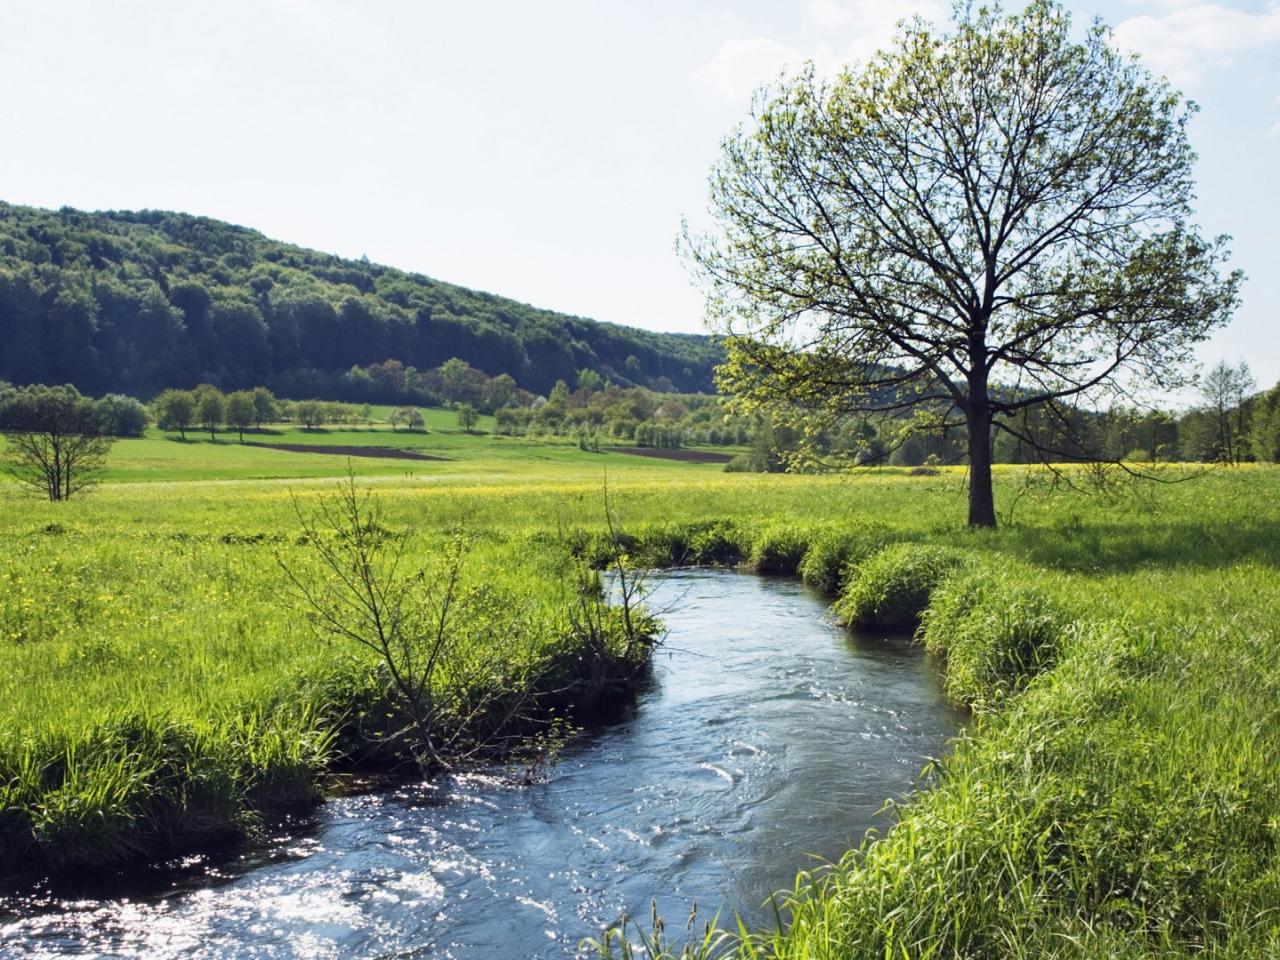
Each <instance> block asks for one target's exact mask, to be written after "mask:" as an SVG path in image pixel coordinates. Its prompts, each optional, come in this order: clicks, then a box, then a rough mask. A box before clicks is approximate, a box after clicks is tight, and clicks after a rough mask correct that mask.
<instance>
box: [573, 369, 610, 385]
mask: <svg viewBox="0 0 1280 960" xmlns="http://www.w3.org/2000/svg"><path fill="white" fill-rule="evenodd" d="M578 389H579V390H603V389H604V378H603V377H601V376H600V374H598V373H596V372H595V371H594V370H592V369H591V368H590V367H583V368H582V369H581V370H579V371H578Z"/></svg>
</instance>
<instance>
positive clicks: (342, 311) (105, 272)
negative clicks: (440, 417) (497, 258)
mask: <svg viewBox="0 0 1280 960" xmlns="http://www.w3.org/2000/svg"><path fill="white" fill-rule="evenodd" d="M0 344H3V349H0V379H5V380H10V381H13V382H15V383H24V384H25V383H73V384H75V385H76V386H77V387H78V388H79V389H81V390H84V391H86V392H90V393H100V392H105V391H108V390H113V391H120V392H125V393H130V394H133V395H143V396H146V395H150V394H154V393H157V392H158V391H160V390H163V389H165V388H168V387H183V388H190V387H194V386H195V385H196V384H198V383H202V382H207V383H211V384H214V385H215V386H217V387H219V388H220V389H222V390H236V389H247V388H250V387H253V386H255V385H259V384H262V385H266V386H269V387H271V388H272V389H273V390H274V391H275V392H276V393H278V394H280V395H282V396H308V395H310V396H321V395H322V396H330V397H334V396H338V395H340V393H341V386H342V384H341V382H340V380H341V376H342V375H343V374H344V373H345V372H346V371H348V370H349V369H350V368H351V367H352V366H353V365H361V366H365V365H368V364H380V363H383V362H384V361H387V360H388V359H391V360H394V361H398V362H399V363H401V364H403V365H405V366H413V367H416V368H418V369H420V370H426V369H429V368H432V367H435V366H438V365H440V364H443V363H445V362H446V361H447V360H449V359H450V358H453V357H457V358H460V361H466V362H467V363H470V364H472V365H475V366H478V367H482V368H483V369H484V370H486V371H487V372H488V373H489V374H490V375H492V376H497V375H499V374H507V375H509V376H511V377H513V378H514V379H515V381H516V382H517V383H519V384H520V385H521V386H522V387H526V388H527V389H530V390H533V391H535V392H540V393H545V392H546V391H547V390H549V389H551V386H552V384H554V383H555V382H556V380H557V379H562V378H563V379H568V380H570V381H572V380H573V379H574V378H576V377H577V376H578V371H580V370H582V369H584V368H586V369H590V370H592V371H595V372H596V373H597V374H598V375H600V376H602V377H607V378H610V379H612V380H613V381H614V382H617V383H621V384H623V385H628V384H638V385H642V386H653V387H655V388H657V389H671V387H670V386H664V385H663V384H674V385H677V386H678V387H679V388H680V389H684V390H702V389H710V388H711V386H712V380H711V372H712V368H713V367H714V365H715V364H716V363H717V362H718V361H719V360H720V359H721V357H722V353H721V351H720V350H719V348H718V347H717V346H716V344H715V343H714V342H713V341H712V340H711V339H710V338H708V337H705V336H694V335H686V334H664V333H653V332H649V331H644V330H637V329H633V328H629V327H621V326H615V325H613V324H608V323H598V322H596V321H593V320H588V319H584V318H581V317H574V316H568V315H565V314H561V313H555V312H552V311H550V310H542V309H538V308H536V307H532V306H529V305H527V304H523V303H518V302H517V301H514V300H510V299H506V298H503V297H498V296H494V295H492V294H488V293H481V292H478V291H474V290H467V289H465V288H462V287H458V286H454V285H451V284H447V283H442V282H440V281H437V280H433V279H430V278H428V277H425V276H422V275H420V274H414V273H406V272H403V271H400V270H394V269H392V268H389V267H384V266H380V265H378V264H372V263H369V262H367V261H364V260H344V259H342V258H340V257H335V256H331V255H329V254H324V253H319V252H317V251H314V250H307V249H304V248H302V247H297V246H292V245H290V244H285V243H279V242H276V241H274V240H270V239H268V238H267V237H264V236H263V235H262V234H260V233H257V232H256V231H253V230H248V229H245V228H244V227H238V226H234V225H232V224H228V223H222V222H219V221H217V220H210V219H207V218H204V217H195V216H189V215H187V214H182V213H170V212H164V211H145V210H144V211H140V212H121V211H109V212H100V213H86V212H82V211H78V210H73V209H70V208H63V209H61V210H59V211H56V212H54V211H50V210H40V209H36V208H32V207H20V206H12V205H9V204H4V203H0ZM632 359H635V360H636V362H635V363H634V364H633V363H631V361H632ZM377 399H380V400H382V401H384V402H395V399H396V398H394V397H391V396H386V397H379V398H377Z"/></svg>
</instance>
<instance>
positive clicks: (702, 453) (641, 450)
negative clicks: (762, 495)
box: [609, 447, 733, 463]
mask: <svg viewBox="0 0 1280 960" xmlns="http://www.w3.org/2000/svg"><path fill="white" fill-rule="evenodd" d="M609 452H610V453H629V454H631V455H632V456H633V457H657V458H658V459H659V460H682V461H684V462H685V463H728V462H729V461H730V460H732V459H733V457H731V456H730V455H729V454H727V453H711V452H710V451H708V450H660V449H658V448H657V447H610V448H609Z"/></svg>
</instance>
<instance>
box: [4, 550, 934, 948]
mask: <svg viewBox="0 0 1280 960" xmlns="http://www.w3.org/2000/svg"><path fill="white" fill-rule="evenodd" d="M654 584H655V587H656V590H655V594H654V598H653V603H654V605H655V606H656V607H657V608H660V609H664V610H665V613H664V614H663V616H664V619H665V620H666V622H667V625H668V629H669V639H668V646H667V647H666V648H665V649H664V650H663V652H662V654H661V655H660V656H659V657H657V659H656V661H655V673H656V674H657V682H656V683H655V685H654V688H653V689H652V690H651V691H650V692H648V693H647V694H646V695H645V697H644V699H643V701H642V703H641V704H640V706H639V709H637V710H636V711H635V712H634V714H633V715H632V716H630V717H629V718H628V719H627V720H626V721H625V722H623V723H620V724H618V725H616V726H613V727H611V728H609V729H607V730H604V731H600V732H596V733H593V734H592V735H590V736H587V737H583V738H582V739H581V740H580V741H579V742H578V743H577V744H575V745H574V746H573V747H571V748H570V749H569V750H568V751H567V752H566V755H565V757H564V758H563V760H562V762H561V764H560V765H559V766H558V768H557V769H556V770H555V771H554V772H553V775H552V778H551V780H550V781H549V782H548V783H545V784H539V785H536V786H533V787H527V788H515V787H512V786H510V785H509V784H507V783H506V782H505V781H503V780H501V779H500V778H497V777H492V776H485V775H468V776H462V777H453V778H448V779H446V780H440V781H437V782H435V783H430V784H421V785H415V786H412V787H407V788H403V789H399V790H396V791H393V792H389V793H384V794H380V795H369V796H361V797H346V798H342V799H339V800H335V801H333V802H331V803H329V804H328V805H326V807H325V808H324V810H323V811H322V815H321V817H320V818H319V821H318V824H317V826H316V827H315V828H314V829H313V830H312V831H311V832H310V833H309V834H307V835H303V836H293V837H284V838H281V839H280V840H279V841H278V842H277V843H275V844H273V845H271V846H270V847H268V848H266V849H263V850H259V851H255V852H252V853H250V854H246V855H244V856H242V857H240V858H239V859H238V860H236V861H234V862H232V863H230V864H227V863H222V864H211V863H208V862H203V861H202V862H200V863H198V864H196V865H194V866H191V867H189V868H188V869H187V871H186V872H185V873H183V874H181V875H180V876H178V877H177V878H176V879H174V880H173V881H172V882H171V883H170V884H169V885H168V887H167V888H165V889H159V890H157V889H155V888H154V887H153V888H152V889H150V890H146V891H144V890H134V891H131V893H130V894H129V895H128V896H125V895H123V894H121V895H117V896H114V897H110V898H104V899H79V900H76V899H65V900H64V899H59V898H58V897H57V896H54V895H51V894H40V893H36V894H33V895H32V896H30V897H29V898H27V899H26V900H25V901H23V900H18V899H11V900H9V901H6V903H5V910H6V911H7V912H8V914H9V917H10V919H8V920H0V956H3V957H5V958H7V957H9V956H15V957H17V956H21V957H33V958H43V957H55V956H57V957H65V956H83V957H108V956H109V957H139V958H141V957H146V958H153V957H154V958H164V957H178V956H181V957H184V958H185V957H197V958H231V957H243V956H255V957H265V958H275V957H281V958H284V957H289V958H327V957H343V958H365V957H369V958H372V957H385V956H391V955H395V956H420V957H428V956H429V957H446V958H448V957H452V958H458V960H467V958H478V957H491V956H520V957H531V958H534V957H547V958H552V957H570V956H573V955H574V952H575V947H576V944H577V943H578V942H579V940H580V939H581V938H582V937H584V936H591V935H598V934H599V932H600V930H601V929H602V928H603V927H604V926H605V925H606V924H609V923H612V922H614V921H616V919H617V918H618V917H619V916H620V915H621V914H622V913H623V912H624V911H625V912H628V913H629V914H630V915H632V916H641V917H644V916H647V915H648V910H649V900H650V897H655V898H656V899H657V901H658V907H659V910H660V912H662V913H663V914H664V915H665V916H667V917H668V918H669V919H670V918H678V919H681V920H682V919H683V918H684V917H686V916H687V915H688V911H689V906H690V903H691V902H692V901H694V900H696V901H697V902H698V904H699V906H700V908H701V910H702V915H703V916H705V917H708V918H709V917H710V916H711V915H712V914H713V913H714V912H715V911H716V909H717V907H720V906H723V907H724V908H725V909H726V911H732V910H739V911H742V912H744V913H745V914H747V915H748V917H753V916H754V917H756V918H757V919H765V918H764V915H763V913H762V911H760V909H759V908H760V907H761V905H762V904H763V903H764V901H765V899H766V897H767V895H768V894H769V893H770V892H771V891H773V890H775V889H778V888H783V887H788V886H790V884H791V881H792V878H793V876H794V873H795V871H796V870H797V869H800V868H807V867H811V866H812V865H813V860H812V859H811V857H812V855H818V856H821V857H826V858H831V859H834V858H835V857H837V856H839V854H840V853H842V852H843V851H844V850H845V849H847V847H848V846H849V845H850V844H852V843H856V842H857V840H858V838H859V837H860V836H861V835H862V833H863V832H864V831H865V830H866V829H867V828H868V827H871V826H879V827H883V826H885V825H886V824H887V821H886V820H885V819H884V818H883V816H878V811H880V810H881V808H882V807H883V804H884V801H885V800H886V799H887V798H889V797H891V796H895V795H898V794H901V793H902V792H904V791H905V790H907V789H909V788H910V787H911V785H912V783H913V781H914V778H915V777H917V776H918V774H919V771H920V769H921V768H922V766H923V765H924V762H925V760H926V758H927V757H930V756H936V755H937V754H938V753H939V752H940V751H941V750H942V748H943V744H944V742H945V740H946V739H947V737H948V736H950V735H951V734H952V733H953V732H954V731H955V730H956V728H957V725H958V722H959V718H958V716H957V714H955V713H954V712H953V711H951V710H949V709H948V708H947V707H946V706H945V705H944V703H943V700H942V696H941V690H940V686H939V683H938V676H937V670H936V668H935V666H934V665H933V664H932V663H930V662H929V660H928V659H927V658H925V657H924V656H923V655H922V654H921V653H920V652H919V651H918V650H915V649H911V648H907V647H905V646H904V645H902V644H901V643H888V644H885V643H883V642H881V641H880V640H879V639H878V638H862V639H857V638H854V639H850V637H849V636H848V635H847V634H845V633H844V632H843V631H841V630H840V629H839V628H838V627H836V626H834V625H833V624H831V623H830V622H829V620H827V619H826V607H825V603H824V602H823V601H822V600H821V599H820V598H819V597H817V596H816V595H814V594H812V593H810V592H809V591H807V590H806V589H804V588H803V587H802V586H800V585H799V584H797V583H794V582H789V581H785V580H777V579H765V578H755V577H749V576H745V575H738V574H732V573H725V572H708V571H682V572H677V573H674V574H672V575H669V576H664V577H662V578H660V579H657V580H655V581H654Z"/></svg>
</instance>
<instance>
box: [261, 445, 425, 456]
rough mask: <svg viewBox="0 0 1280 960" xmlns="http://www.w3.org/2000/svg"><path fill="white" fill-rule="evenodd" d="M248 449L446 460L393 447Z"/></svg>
mask: <svg viewBox="0 0 1280 960" xmlns="http://www.w3.org/2000/svg"><path fill="white" fill-rule="evenodd" d="M246 446H250V447H269V448H270V449H272V450H288V451H289V452H290V453H332V454H337V455H338V456H343V457H378V458H380V459H383V460H448V459H449V458H448V457H433V456H431V455H430V454H427V453H418V452H416V451H414V450H397V449H396V448H395V447H351V446H342V445H339V444H319V443H249V444H246Z"/></svg>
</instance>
